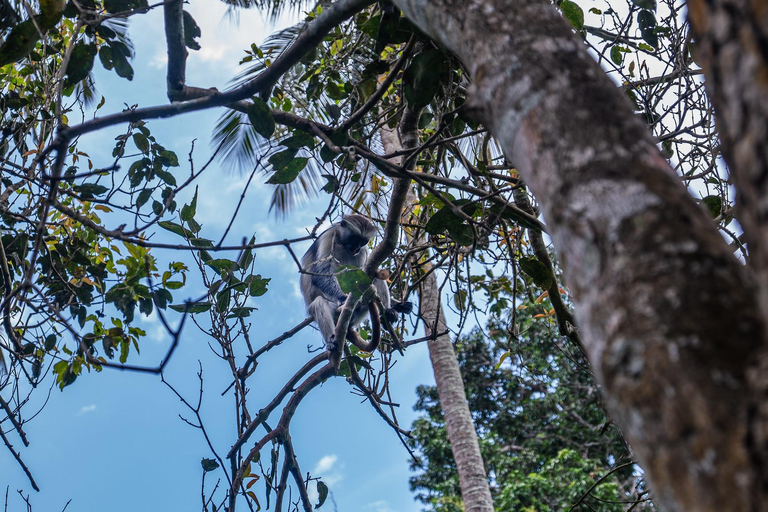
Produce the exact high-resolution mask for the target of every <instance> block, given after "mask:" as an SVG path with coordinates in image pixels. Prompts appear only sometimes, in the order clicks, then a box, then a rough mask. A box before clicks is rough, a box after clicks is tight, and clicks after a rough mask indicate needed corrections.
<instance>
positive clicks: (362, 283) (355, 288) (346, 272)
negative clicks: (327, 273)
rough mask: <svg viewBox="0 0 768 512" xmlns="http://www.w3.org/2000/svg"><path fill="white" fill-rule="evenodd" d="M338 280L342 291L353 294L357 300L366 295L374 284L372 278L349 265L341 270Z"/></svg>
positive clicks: (337, 275)
mask: <svg viewBox="0 0 768 512" xmlns="http://www.w3.org/2000/svg"><path fill="white" fill-rule="evenodd" d="M336 279H337V280H338V281H339V287H341V291H343V292H344V293H351V294H352V296H353V297H354V298H355V299H357V298H358V297H360V296H361V295H362V294H363V293H365V291H366V290H367V289H368V288H369V287H370V286H371V284H372V283H373V281H371V278H370V277H368V274H366V273H365V272H363V271H362V270H360V269H359V268H356V267H352V266H349V265H345V266H343V267H340V268H339V272H338V273H337V274H336Z"/></svg>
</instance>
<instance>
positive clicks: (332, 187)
mask: <svg viewBox="0 0 768 512" xmlns="http://www.w3.org/2000/svg"><path fill="white" fill-rule="evenodd" d="M322 177H323V178H325V179H326V181H327V183H326V184H325V185H323V188H321V189H320V190H322V191H323V192H327V193H329V194H333V193H334V192H336V191H337V190H338V189H339V180H338V179H337V178H336V176H334V175H333V174H323V175H322Z"/></svg>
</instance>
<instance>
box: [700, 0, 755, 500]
mask: <svg viewBox="0 0 768 512" xmlns="http://www.w3.org/2000/svg"><path fill="white" fill-rule="evenodd" d="M688 18H689V19H690V21H691V28H692V32H693V35H694V41H695V42H696V52H695V54H694V56H695V57H696V62H698V63H700V64H701V65H702V67H703V68H704V71H705V73H706V77H707V81H706V87H707V91H708V93H709V96H710V98H712V102H713V103H714V105H715V109H716V112H717V116H716V119H717V126H718V129H719V132H720V139H721V142H722V148H723V155H724V157H725V160H726V162H727V163H728V165H729V168H730V170H731V172H732V175H733V178H734V181H735V183H736V186H737V203H736V207H737V213H738V218H739V221H740V222H741V223H742V225H743V227H744V231H745V235H746V237H747V246H748V247H749V258H750V268H751V269H753V270H754V272H755V275H756V278H757V279H756V280H757V285H758V290H759V291H758V296H759V300H760V307H761V311H762V317H763V319H768V7H766V4H765V2H754V1H749V0H708V1H706V2H705V1H704V0H692V1H691V2H689V3H688ZM749 363H750V369H749V370H748V376H749V378H750V384H751V388H752V389H751V391H752V395H753V397H754V398H753V400H752V407H751V408H750V410H749V420H750V424H749V426H748V428H749V440H750V443H751V446H752V451H753V452H754V453H755V454H758V456H756V457H754V462H753V464H754V466H755V468H756V469H757V470H758V471H756V475H755V478H756V479H757V482H758V484H759V485H761V488H762V489H763V492H764V493H765V489H768V455H766V454H768V399H766V397H768V347H765V348H764V350H763V351H762V353H761V354H760V355H759V356H758V357H755V358H754V359H753V360H752V361H749ZM760 498H762V499H765V496H764V495H763V496H756V497H755V499H760ZM764 506H768V505H764Z"/></svg>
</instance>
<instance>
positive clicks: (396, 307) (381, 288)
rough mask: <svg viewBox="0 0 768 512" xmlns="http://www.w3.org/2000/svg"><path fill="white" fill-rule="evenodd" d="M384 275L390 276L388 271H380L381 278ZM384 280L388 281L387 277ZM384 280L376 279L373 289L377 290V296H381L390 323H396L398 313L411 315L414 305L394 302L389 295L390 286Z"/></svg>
mask: <svg viewBox="0 0 768 512" xmlns="http://www.w3.org/2000/svg"><path fill="white" fill-rule="evenodd" d="M384 274H386V275H387V276H388V275H389V272H387V271H386V270H384V271H381V270H380V271H379V275H380V276H383V275H384ZM384 279H386V277H385V278H384ZM384 279H380V278H376V279H374V280H373V287H374V288H375V289H376V295H378V296H379V299H380V300H381V303H382V305H383V306H384V315H385V316H386V317H387V320H389V322H396V321H397V314H398V313H405V314H410V313H411V311H413V304H412V303H410V302H398V301H395V300H392V298H391V297H390V295H389V286H388V285H387V281H385V280H384Z"/></svg>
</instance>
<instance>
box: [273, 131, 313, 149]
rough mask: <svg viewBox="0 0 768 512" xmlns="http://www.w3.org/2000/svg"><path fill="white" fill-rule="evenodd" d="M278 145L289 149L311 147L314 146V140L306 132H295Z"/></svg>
mask: <svg viewBox="0 0 768 512" xmlns="http://www.w3.org/2000/svg"><path fill="white" fill-rule="evenodd" d="M280 145H281V146H285V147H287V148H290V149H299V148H303V147H305V146H306V147H312V146H314V145H315V138H314V137H313V136H311V135H310V134H308V133H306V132H301V131H297V132H295V133H294V134H293V135H291V136H290V137H288V138H287V139H283V140H281V141H280Z"/></svg>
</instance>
